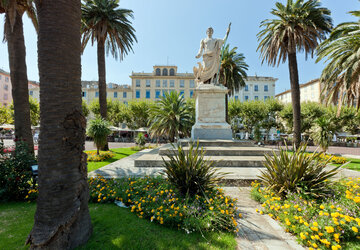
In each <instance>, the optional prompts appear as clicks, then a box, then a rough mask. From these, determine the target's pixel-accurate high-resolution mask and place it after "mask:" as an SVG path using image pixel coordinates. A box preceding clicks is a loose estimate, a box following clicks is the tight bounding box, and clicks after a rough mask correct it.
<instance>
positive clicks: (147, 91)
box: [146, 90, 150, 99]
mask: <svg viewBox="0 0 360 250" xmlns="http://www.w3.org/2000/svg"><path fill="white" fill-rule="evenodd" d="M146 99H150V90H146Z"/></svg>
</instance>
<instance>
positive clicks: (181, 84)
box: [180, 80, 185, 88]
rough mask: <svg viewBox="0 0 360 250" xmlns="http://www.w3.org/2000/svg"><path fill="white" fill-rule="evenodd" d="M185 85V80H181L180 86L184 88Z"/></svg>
mask: <svg viewBox="0 0 360 250" xmlns="http://www.w3.org/2000/svg"><path fill="white" fill-rule="evenodd" d="M184 87H185V80H180V88H184Z"/></svg>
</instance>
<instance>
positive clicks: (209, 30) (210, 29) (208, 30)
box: [206, 27, 214, 37]
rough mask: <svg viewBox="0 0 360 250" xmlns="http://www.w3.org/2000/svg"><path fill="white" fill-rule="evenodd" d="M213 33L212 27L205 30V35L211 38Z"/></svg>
mask: <svg viewBox="0 0 360 250" xmlns="http://www.w3.org/2000/svg"><path fill="white" fill-rule="evenodd" d="M213 33H214V29H213V28H212V27H209V28H208V29H207V30H206V34H207V35H208V36H209V37H211V36H212V34H213Z"/></svg>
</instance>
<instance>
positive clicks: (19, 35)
mask: <svg viewBox="0 0 360 250" xmlns="http://www.w3.org/2000/svg"><path fill="white" fill-rule="evenodd" d="M5 25H6V38H7V44H8V52H9V64H10V76H11V84H12V97H13V103H14V118H15V119H14V120H15V138H16V139H17V140H18V141H25V142H26V143H27V144H28V146H29V150H30V152H32V153H34V142H33V138H32V133H31V121H30V104H29V88H28V78H27V70H26V61H25V56H26V50H25V42H24V32H23V23H22V14H20V13H18V12H16V19H15V24H14V27H13V30H11V25H10V20H9V15H8V13H6V21H5Z"/></svg>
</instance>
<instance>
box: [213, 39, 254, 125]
mask: <svg viewBox="0 0 360 250" xmlns="http://www.w3.org/2000/svg"><path fill="white" fill-rule="evenodd" d="M236 50H237V47H234V48H232V49H231V50H230V48H229V44H227V45H226V46H224V47H223V48H222V52H221V54H222V59H221V66H220V78H219V82H220V83H221V84H223V85H224V86H225V87H227V88H228V89H229V95H230V96H232V95H233V94H234V93H235V92H236V91H239V89H240V88H241V87H244V86H245V79H246V77H247V74H246V70H248V67H249V65H247V64H246V63H245V56H244V55H243V54H242V53H240V54H238V53H237V52H236ZM225 114H226V121H227V122H229V121H228V95H225Z"/></svg>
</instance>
